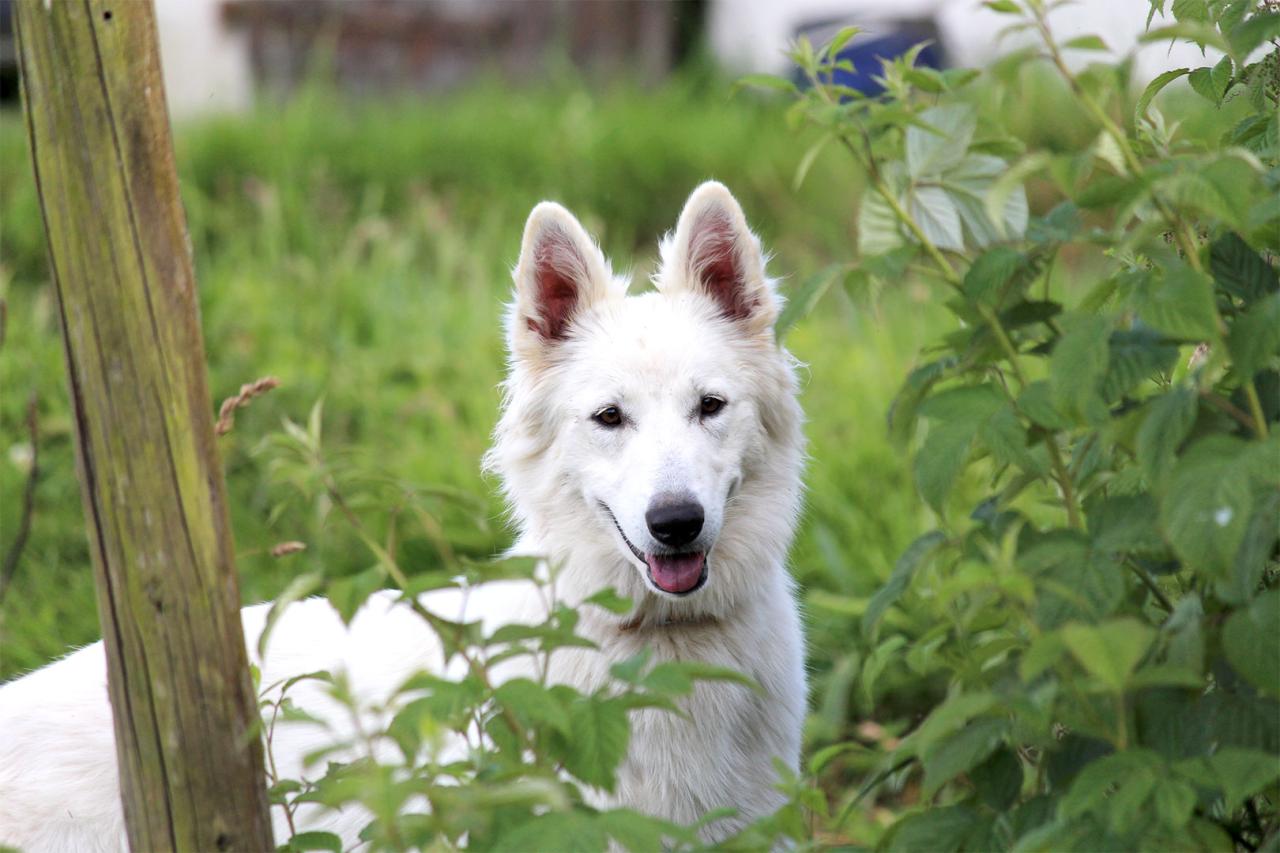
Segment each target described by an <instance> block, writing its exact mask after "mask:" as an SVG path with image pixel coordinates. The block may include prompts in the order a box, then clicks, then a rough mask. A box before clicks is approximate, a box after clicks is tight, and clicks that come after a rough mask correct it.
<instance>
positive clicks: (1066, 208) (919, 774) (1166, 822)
mask: <svg viewBox="0 0 1280 853" xmlns="http://www.w3.org/2000/svg"><path fill="white" fill-rule="evenodd" d="M1053 5H1055V4H1046V3H1043V2H1041V0H991V2H988V3H986V6H987V7H989V8H990V9H992V10H994V11H996V12H999V13H1003V14H1005V15H1007V16H1009V21H1010V24H1011V29H1013V30H1015V31H1030V32H1031V33H1034V34H1035V35H1036V36H1037V39H1038V45H1037V47H1035V48H1033V49H1030V50H1027V51H1025V52H1023V53H1021V54H1018V55H1015V56H1013V57H1012V58H1010V59H1008V60H1006V61H1004V62H1002V63H1001V64H1000V65H998V66H997V67H996V68H995V69H993V70H992V71H991V72H988V73H984V74H979V73H978V72H975V71H970V70H947V71H942V72H938V71H934V70H932V69H927V68H917V67H915V66H914V63H913V59H914V56H913V55H910V54H909V55H907V56H904V57H902V58H900V59H898V60H895V61H893V62H887V63H885V64H884V68H883V74H882V76H881V82H882V84H883V86H884V89H885V93H884V94H883V95H881V96H878V97H866V96H864V95H862V94H861V93H859V92H857V91H855V90H852V89H849V88H846V87H843V86H840V85H838V84H836V83H835V82H833V79H834V77H835V74H834V72H835V71H837V70H841V69H844V68H846V67H847V63H846V62H845V61H844V60H841V59H840V56H839V54H840V49H841V47H842V46H843V45H844V44H845V43H847V41H848V40H849V39H851V38H855V37H856V36H857V32H856V30H855V29H852V28H851V29H848V30H845V31H842V32H841V33H840V34H839V35H837V36H836V37H835V39H834V40H833V41H832V43H830V44H828V45H827V46H825V47H824V48H822V49H821V50H815V49H814V48H813V47H812V46H811V45H809V44H806V43H803V42H802V43H800V44H799V45H798V47H797V48H796V50H795V52H794V54H793V58H794V59H795V61H796V63H797V64H798V65H799V66H800V68H801V69H802V70H803V71H804V73H805V77H806V78H807V83H808V85H807V86H805V87H803V88H797V87H796V86H794V85H793V84H792V83H791V82H790V81H786V80H781V79H773V78H750V79H748V81H747V82H748V83H750V84H755V85H759V86H764V87H768V88H772V89H780V90H783V91H786V92H789V93H791V94H792V95H793V97H794V105H793V106H792V108H791V111H790V113H789V115H790V117H791V119H792V120H793V122H794V123H797V124H802V123H807V124H810V125H816V126H817V127H818V128H820V129H821V131H822V133H823V135H822V136H821V138H820V139H819V140H818V141H817V142H816V143H815V145H816V146H824V145H828V144H830V145H836V146H840V147H842V148H843V149H844V150H845V152H846V153H847V154H848V155H850V156H851V157H852V158H853V159H854V160H855V161H856V162H857V163H858V164H859V165H860V166H861V167H862V169H863V170H864V171H865V172H866V174H867V175H868V179H867V180H868V187H867V191H866V193H865V195H864V197H863V201H862V205H861V213H860V217H859V241H858V257H857V258H856V259H854V260H852V261H850V262H848V263H844V264H838V265H835V266H833V267H831V268H829V269H827V270H824V271H823V272H821V273H819V274H817V275H815V276H814V277H813V278H812V279H810V280H809V281H808V282H807V284H806V285H805V287H804V288H803V289H802V291H801V293H800V298H799V299H798V300H797V302H798V303H800V305H801V308H800V309H797V310H798V311H800V310H803V309H804V308H805V307H807V306H811V305H812V304H813V303H814V302H816V301H817V300H818V299H819V298H821V296H822V294H823V293H824V292H825V291H826V290H827V289H829V288H830V287H831V286H832V285H833V283H835V282H839V281H843V282H844V283H845V284H846V285H847V286H850V287H861V286H865V284H866V283H867V282H868V281H876V280H879V281H881V282H883V283H884V286H890V285H891V284H892V283H893V282H895V281H897V280H900V279H901V278H902V276H903V275H904V274H906V273H910V274H914V275H918V276H923V277H926V278H928V279H930V280H932V281H933V282H934V286H935V287H936V289H937V291H938V293H939V298H940V299H942V300H945V305H946V308H947V309H948V311H949V312H950V313H951V314H952V316H953V322H952V324H951V328H950V329H949V330H948V331H946V332H945V334H942V335H940V336H939V337H938V338H937V339H936V340H934V341H933V342H932V343H931V344H930V345H929V346H928V347H927V352H928V361H927V362H925V363H923V364H921V365H919V366H918V367H917V368H916V369H914V370H913V371H912V372H911V373H910V374H909V375H908V376H907V378H906V381H905V382H904V383H903V385H902V387H901V389H900V391H899V392H898V394H897V396H896V399H895V400H894V402H893V405H892V409H891V411H890V413H889V418H888V420H889V431H890V433H891V435H892V436H893V438H894V440H895V441H896V442H897V444H898V446H899V447H902V448H904V449H906V448H909V449H910V452H911V456H912V460H913V461H912V470H913V476H914V481H915V485H916V488H917V490H918V492H919V494H920V496H921V497H922V498H923V500H924V501H925V502H926V503H927V504H928V505H929V506H930V507H931V508H932V509H933V511H934V512H935V513H936V519H935V520H936V526H935V527H934V529H931V530H928V531H927V532H925V533H923V534H922V535H920V536H919V538H917V539H916V540H915V541H914V542H913V543H912V544H911V545H910V546H909V547H908V548H907V549H906V550H905V552H904V553H903V554H902V556H901V558H900V559H899V561H898V563H897V566H896V568H895V570H894V572H893V574H892V576H891V577H890V578H889V579H888V582H887V583H886V584H885V585H884V586H883V587H882V588H881V589H880V590H879V591H878V592H877V593H876V594H875V595H874V596H873V597H872V598H871V599H870V600H869V601H867V602H866V603H865V608H861V610H862V612H861V614H860V616H861V619H860V625H861V633H862V636H863V638H864V640H865V641H866V642H867V644H868V645H867V648H866V653H865V659H863V660H860V661H857V662H856V663H855V664H854V666H853V667H852V669H853V670H854V671H855V672H856V673H857V676H856V678H857V681H858V684H859V687H860V689H861V691H862V692H863V693H864V694H865V695H867V696H868V697H869V698H870V699H871V700H872V701H874V699H875V697H876V696H877V695H878V692H879V690H878V685H877V676H878V674H879V673H881V672H883V671H884V670H885V669H886V668H887V667H890V666H893V665H898V666H902V665H905V669H906V670H907V671H908V672H909V673H910V674H911V676H912V677H914V678H915V679H918V680H926V679H930V680H934V681H937V682H940V683H942V684H944V685H945V695H944V696H942V697H941V701H939V702H938V703H937V705H936V707H934V708H933V709H932V710H930V711H929V712H928V713H927V715H925V716H923V719H918V720H912V719H882V720H880V724H881V725H882V726H884V727H886V728H888V729H890V730H891V732H892V733H893V735H895V736H894V737H892V738H888V739H885V738H881V739H880V741H879V743H880V746H879V753H880V755H879V757H878V759H877V764H876V767H877V769H878V771H879V772H878V773H876V774H875V775H874V776H873V777H872V778H871V780H870V781H869V782H868V784H867V785H866V786H865V787H863V788H862V790H861V792H860V793H859V794H858V795H856V797H855V798H853V799H851V800H849V801H848V806H847V807H846V808H847V810H851V809H853V807H854V805H855V804H856V803H857V802H858V801H859V800H860V799H861V798H862V797H863V796H864V795H866V794H868V793H869V792H871V791H873V790H876V789H877V788H878V787H880V786H887V787H890V788H892V787H896V788H898V789H902V788H904V786H905V787H906V788H908V789H909V790H910V791H911V799H913V800H914V801H915V807H913V808H911V809H910V810H909V811H908V813H907V814H906V815H905V816H903V817H902V818H901V819H899V820H897V821H896V822H895V823H894V824H893V825H892V827H891V828H890V829H889V830H888V832H886V833H885V834H884V836H883V837H882V838H881V839H880V842H879V843H880V846H882V847H883V848H885V849H890V850H915V849H919V850H924V849H928V850H998V849H1015V850H1041V849H1054V850H1063V849H1075V850H1102V849H1190V848H1196V849H1201V848H1203V849H1232V848H1236V849H1248V850H1253V849H1259V848H1262V847H1264V846H1265V847H1266V848H1267V849H1273V848H1274V847H1275V845H1276V844H1278V843H1280V815H1278V812H1277V805H1278V804H1277V797H1278V796H1280V787H1278V783H1280V702H1277V700H1278V699H1280V588H1278V586H1280V576H1278V571H1277V540H1278V538H1280V437H1278V436H1277V434H1276V432H1275V430H1276V428H1277V425H1278V424H1280V373H1278V372H1277V367H1278V366H1280V360H1278V359H1277V354H1278V351H1280V276H1278V274H1277V257H1278V256H1280V108H1278V105H1280V10H1276V9H1275V8H1274V7H1273V5H1272V4H1265V3H1264V4H1261V5H1260V4H1258V3H1256V2H1253V0H1195V2H1185V0H1177V2H1174V3H1173V4H1172V7H1171V10H1170V11H1171V13H1172V16H1173V20H1172V22H1171V23H1170V24H1169V25H1168V26H1162V27H1159V28H1154V29H1149V31H1148V32H1147V34H1146V36H1145V37H1144V40H1145V41H1155V42H1160V41H1167V40H1169V39H1187V40H1190V41H1193V42H1195V43H1197V44H1199V45H1201V46H1202V47H1206V48H1211V49H1213V50H1215V51H1217V52H1218V53H1219V54H1220V55H1221V58H1220V59H1217V60H1215V61H1212V62H1211V63H1210V64H1208V65H1206V66H1205V67H1203V68H1196V69H1180V70H1177V71H1172V72H1169V73H1166V74H1163V75H1161V76H1160V77H1158V78H1157V79H1156V80H1154V81H1152V82H1151V84H1150V85H1149V86H1147V88H1146V90H1145V91H1144V92H1143V93H1142V95H1141V97H1139V98H1138V99H1137V102H1136V105H1135V106H1132V107H1131V106H1130V102H1129V101H1128V99H1127V98H1126V97H1125V94H1126V88H1127V87H1126V84H1127V82H1128V79H1127V78H1128V75H1129V68H1128V66H1127V65H1126V64H1120V65H1118V66H1117V65H1113V64H1107V63H1091V64H1087V65H1085V66H1084V67H1083V68H1080V67H1079V63H1076V62H1074V58H1075V57H1078V56H1080V55H1081V54H1084V55H1086V56H1087V55H1091V54H1095V53H1096V52H1099V51H1106V50H1107V47H1106V44H1105V42H1104V41H1103V39H1101V38H1100V37H1098V36H1084V37H1080V38H1075V39H1072V40H1070V41H1068V42H1066V43H1064V44H1061V45H1060V44H1058V43H1057V42H1055V40H1054V38H1053V36H1052V33H1051V32H1050V29H1049V26H1048V15H1049V12H1050V11H1051V8H1052V7H1053ZM1163 5H1164V4H1163V2H1161V0H1153V3H1152V15H1153V16H1154V15H1155V14H1156V13H1157V12H1160V13H1163V11H1164V10H1163V8H1162V7H1163ZM1046 63H1047V64H1048V65H1050V66H1051V67H1052V68H1053V69H1054V70H1055V71H1056V73H1057V74H1058V75H1060V76H1061V78H1062V79H1063V80H1064V82H1065V83H1066V85H1067V87H1068V90H1069V92H1070V96H1071V100H1072V101H1073V102H1074V106H1075V109H1076V110H1077V111H1078V113H1079V114H1081V115H1082V117H1083V119H1084V121H1085V123H1086V127H1088V128H1089V135H1088V136H1087V137H1085V139H1084V141H1083V144H1080V145H1063V144H1062V141H1059V142H1058V144H1057V145H1056V146H1055V145H1050V144H1046V145H1039V146H1037V145H1029V144H1028V143H1027V140H1026V139H1025V138H1020V137H1019V136H1017V135H1014V134H1013V133H1011V132H1010V130H1009V127H1008V123H1007V122H1006V121H1005V120H1004V115H1002V111H1001V107H1002V105H1004V104H1006V103H1007V102H1008V95H1009V93H1010V91H1011V89H1012V86H1011V83H1010V81H1012V80H1015V79H1016V78H1017V77H1018V76H1019V75H1022V74H1025V73H1028V72H1029V69H1031V68H1036V67H1042V66H1043V65H1045V64H1046ZM1183 76H1185V77H1187V78H1188V80H1189V82H1190V84H1191V88H1192V89H1193V90H1194V91H1195V92H1196V93H1198V94H1199V95H1200V96H1202V97H1204V98H1206V99H1208V100H1209V101H1211V102H1212V103H1213V105H1214V106H1215V108H1217V109H1219V110H1222V111H1223V112H1224V113H1226V114H1227V115H1229V116H1230V117H1231V119H1230V123H1229V124H1228V126H1227V128H1226V130H1225V132H1224V133H1222V134H1221V135H1220V136H1216V137H1214V136H1210V137H1207V138H1196V137H1194V136H1192V135H1189V134H1187V133H1186V132H1184V130H1183V129H1182V127H1181V125H1180V122H1179V121H1177V120H1176V118H1175V117H1173V116H1168V115H1166V114H1165V113H1163V112H1162V111H1161V110H1160V109H1159V108H1158V106H1157V105H1156V104H1155V96H1156V95H1157V93H1158V92H1159V91H1160V90H1161V89H1162V88H1164V87H1166V86H1167V85H1168V84H1170V83H1171V82H1172V81H1174V80H1176V79H1178V78H1180V77H1183ZM814 150H817V148H816V147H815V149H814ZM814 156H815V155H814V154H812V153H811V154H810V155H808V156H806V157H805V158H804V159H803V160H802V165H801V170H802V173H803V169H804V167H805V164H808V163H810V162H812V161H813V159H814ZM1029 195H1030V196H1031V197H1033V198H1035V199H1037V200H1038V201H1039V202H1040V206H1041V207H1042V208H1043V209H1044V212H1043V213H1039V214H1036V215H1032V214H1030V213H1029V208H1030V207H1031V205H1029V203H1028V196H1029ZM1064 266H1070V267H1071V268H1073V269H1074V270H1076V271H1077V275H1076V276H1075V279H1076V280H1075V281H1073V282H1071V283H1070V286H1066V285H1065V284H1064V281H1063V277H1062V276H1061V274H1060V271H1061V269H1062V268H1063V267H1064ZM796 316H798V314H797V315H793V317H792V318H790V319H792V320H794V319H795V317H796ZM784 319H787V318H784ZM841 749H845V750H846V751H847V754H849V755H857V754H858V753H859V752H860V751H861V749H862V747H861V746H860V742H859V741H857V740H855V741H853V742H850V743H846V744H844V745H843V746H841V745H840V744H837V745H836V746H833V747H831V748H830V749H829V750H826V751H824V752H820V753H818V754H817V755H816V756H815V762H817V761H818V758H819V757H821V758H823V759H825V762H824V766H822V767H821V768H817V769H819V770H821V771H822V772H823V773H825V774H839V773H840V772H841V768H840V764H841V763H842V761H843V760H844V759H843V758H841V757H840V756H838V755H837V753H838V752H839V750H841ZM860 766H861V767H865V766H866V765H865V762H864V763H862V764H861V765H860ZM846 774H848V775H849V776H853V775H856V774H849V773H848V771H846ZM843 825H844V824H843V822H837V824H836V826H834V827H833V830H834V831H840V830H841V828H842V826H843Z"/></svg>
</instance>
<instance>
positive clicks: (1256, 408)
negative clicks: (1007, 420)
mask: <svg viewBox="0 0 1280 853" xmlns="http://www.w3.org/2000/svg"><path fill="white" fill-rule="evenodd" d="M1244 396H1245V399H1247V400H1248V401H1249V414H1251V415H1253V431H1254V432H1256V433H1257V434H1258V438H1266V437H1267V418H1266V416H1265V415H1263V414H1262V401H1261V400H1259V399H1258V389H1257V386H1255V385H1254V384H1253V380H1252V379H1249V380H1247V381H1246V382H1245V383H1244Z"/></svg>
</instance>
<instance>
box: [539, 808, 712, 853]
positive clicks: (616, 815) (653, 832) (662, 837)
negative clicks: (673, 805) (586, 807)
mask: <svg viewBox="0 0 1280 853" xmlns="http://www.w3.org/2000/svg"><path fill="white" fill-rule="evenodd" d="M596 825H597V826H598V827H599V828H600V829H602V830H603V831H604V832H606V833H608V835H609V837H610V838H612V839H613V840H614V841H615V842H617V843H618V844H620V845H622V846H623V847H625V848H626V849H627V850H630V851H632V853H650V851H654V850H669V849H672V848H673V846H674V845H672V843H671V840H676V841H682V842H684V843H685V844H692V843H694V842H695V841H696V838H697V836H696V835H695V834H694V833H693V832H692V831H690V830H688V829H686V828H685V827H682V826H679V825H677V824H674V823H671V822H670V821H666V820H662V819H661V818H656V817H652V816H651V815H647V814H641V813H640V812H637V811H633V810H631V809H611V810H609V811H606V812H600V813H599V814H598V815H597V816H596ZM549 849H554V848H549Z"/></svg>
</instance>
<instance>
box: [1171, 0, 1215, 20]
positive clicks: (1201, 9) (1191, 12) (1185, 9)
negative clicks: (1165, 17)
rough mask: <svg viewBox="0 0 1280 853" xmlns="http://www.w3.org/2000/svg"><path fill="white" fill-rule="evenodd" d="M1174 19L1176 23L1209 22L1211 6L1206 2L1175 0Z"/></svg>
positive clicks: (1201, 0) (1199, 0)
mask: <svg viewBox="0 0 1280 853" xmlns="http://www.w3.org/2000/svg"><path fill="white" fill-rule="evenodd" d="M1170 11H1172V12H1173V18H1174V20H1176V21H1200V22H1205V21H1208V20H1209V6H1208V4H1207V3H1206V2H1205V0H1173V8H1172V9H1171V10H1170Z"/></svg>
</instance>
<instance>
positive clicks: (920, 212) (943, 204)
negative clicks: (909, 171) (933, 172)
mask: <svg viewBox="0 0 1280 853" xmlns="http://www.w3.org/2000/svg"><path fill="white" fill-rule="evenodd" d="M906 207H907V213H908V214H910V216H911V218H912V219H914V220H915V221H916V225H918V226H919V227H920V231H921V232H922V233H923V234H924V236H925V238H926V239H928V240H929V242H930V243H933V244H934V245H935V246H937V247H938V248H939V249H947V250H950V251H954V252H962V251H964V233H963V232H962V230H961V225H960V211H959V210H958V209H957V208H956V204H955V202H954V201H953V200H952V198H951V196H950V195H949V194H948V193H947V191H946V190H944V189H943V188H942V187H937V186H932V185H925V186H913V187H911V188H910V189H909V190H908V191H907V196H906Z"/></svg>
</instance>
